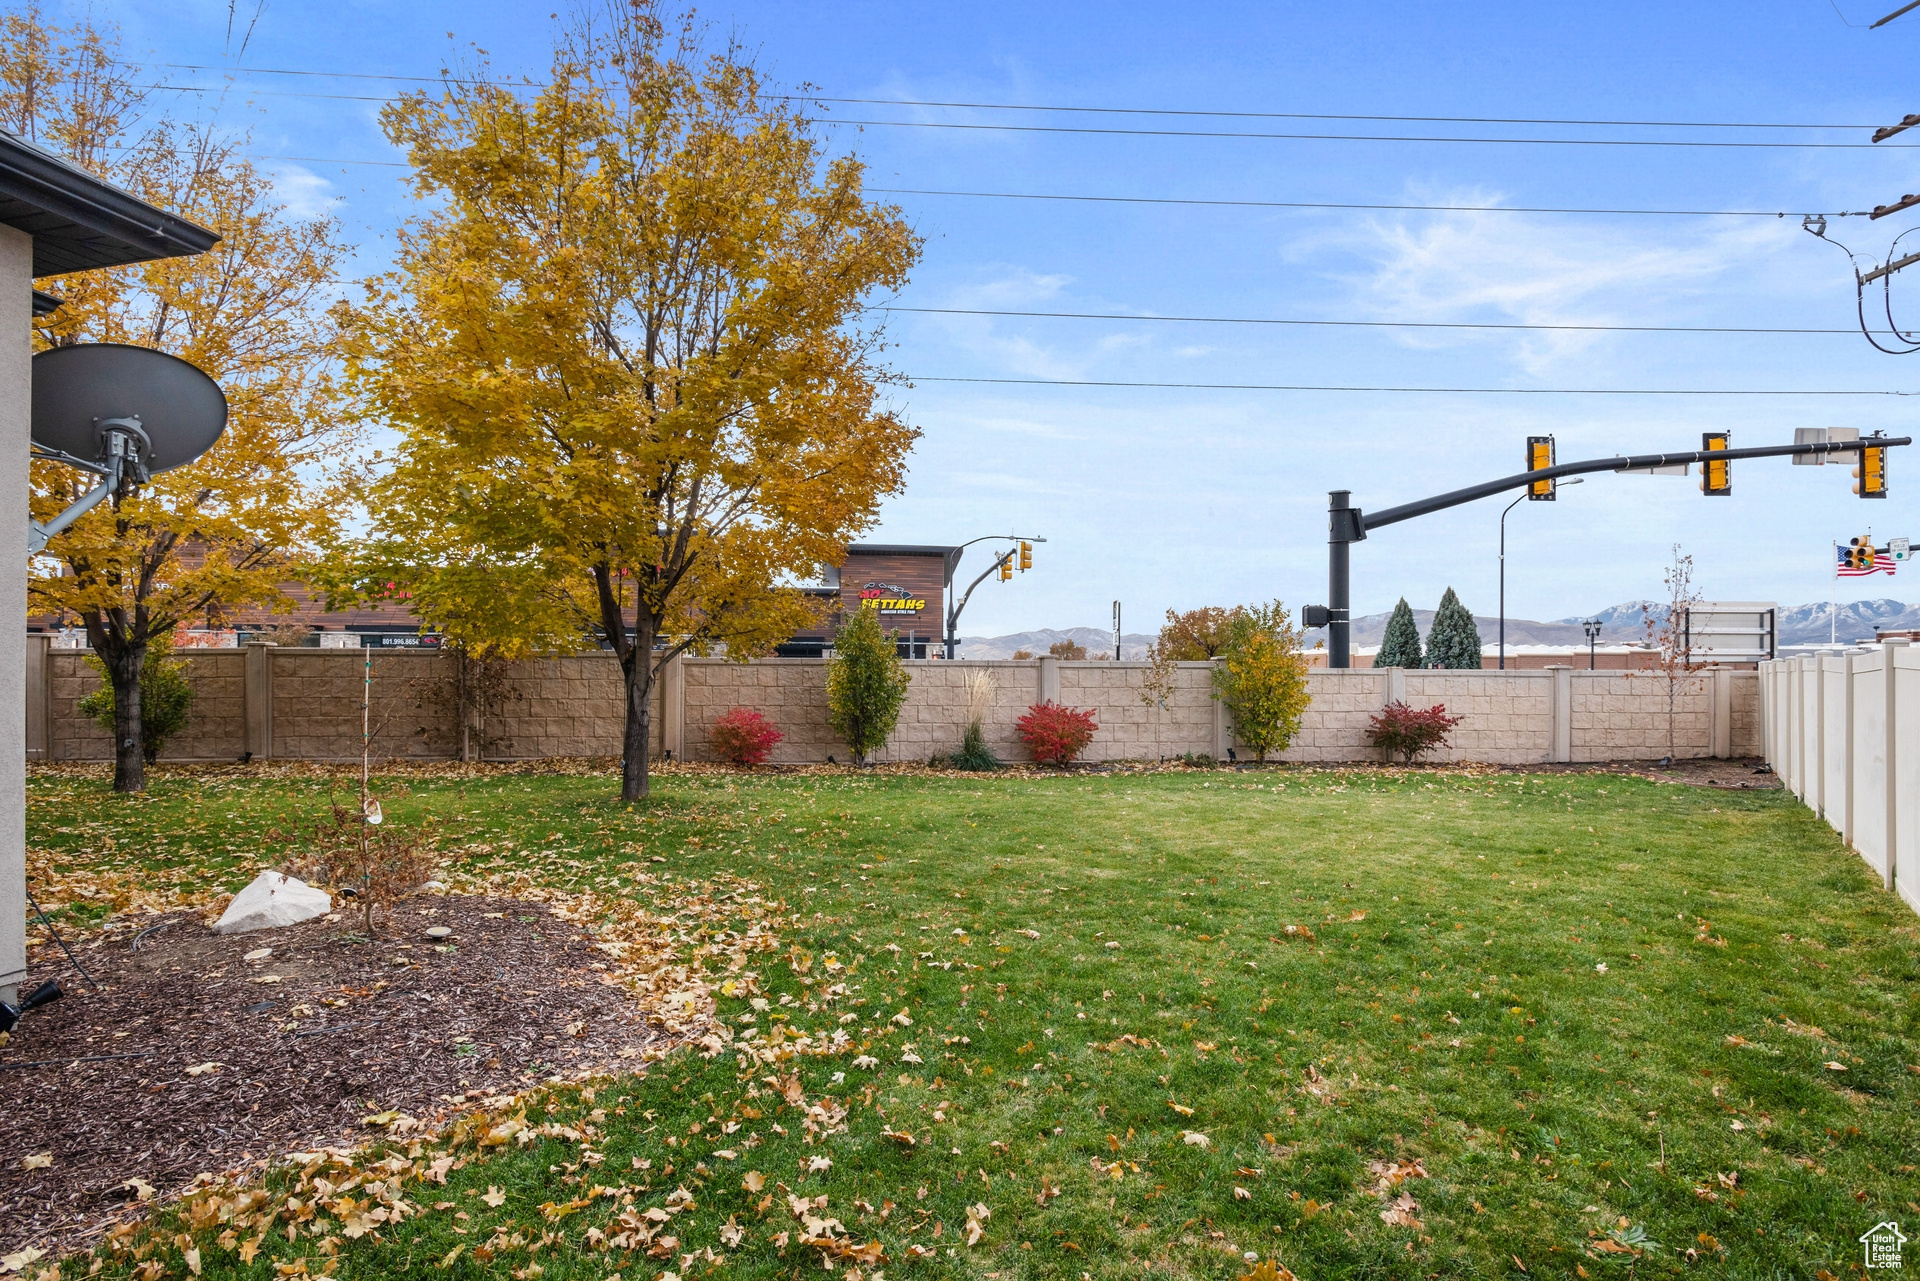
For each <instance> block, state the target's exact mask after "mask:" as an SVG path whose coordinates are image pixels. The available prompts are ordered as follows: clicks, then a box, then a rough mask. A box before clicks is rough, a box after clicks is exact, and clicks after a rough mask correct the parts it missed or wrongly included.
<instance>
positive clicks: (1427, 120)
mask: <svg viewBox="0 0 1920 1281" xmlns="http://www.w3.org/2000/svg"><path fill="white" fill-rule="evenodd" d="M129 65H136V66H154V67H161V68H165V69H167V70H170V71H201V72H212V73H215V74H220V75H235V76H301V77H310V78H321V79H334V80H378V81H386V82H390V83H398V84H475V85H492V86H495V87H497V88H502V89H542V88H545V87H546V85H545V84H544V83H543V82H541V81H534V80H476V79H472V78H469V77H461V76H403V75H384V74H379V73H375V72H364V71H314V70H305V69H294V68H286V67H222V66H216V65H212V64H208V63H190V62H158V63H145V64H140V63H136V64H129ZM168 87H171V88H179V87H183V86H168ZM314 96H316V97H323V96H328V95H314ZM770 96H775V97H781V98H783V99H785V100H786V101H791V102H830V103H839V104H846V105H850V106H886V107H943V108H955V109H964V110H971V111H1032V112H1057V113H1060V114H1073V115H1127V116H1173V117H1209V118H1215V119H1232V120H1365V121H1377V122H1381V123H1389V124H1395V123H1399V124H1470V125H1568V126H1579V127H1592V128H1628V129H1817V130H1847V129H1871V128H1873V126H1872V125H1870V124H1868V125H1858V124H1851V125H1840V124H1834V125H1827V124H1807V123H1804V122H1798V121H1734V120H1583V119H1576V118H1571V117H1564V116H1415V115H1391V114H1386V113H1378V112H1376V113H1366V114H1359V113H1343V112H1321V111H1313V112H1309V111H1228V110H1219V109H1213V108H1185V107H1087V106H1069V105H1062V104H1051V105H1050V104H1046V103H1031V102H960V101H945V100H939V99H926V98H841V97H830V96H827V95H824V94H784V95H770Z"/></svg>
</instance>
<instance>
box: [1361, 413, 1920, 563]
mask: <svg viewBox="0 0 1920 1281" xmlns="http://www.w3.org/2000/svg"><path fill="white" fill-rule="evenodd" d="M1912 443H1913V437H1911V436H1884V437H1882V436H1863V437H1861V438H1860V439H1858V440H1845V441H1821V442H1818V443H1810V444H1805V445H1762V446H1759V447H1758V448H1754V449H1696V450H1693V451H1691V452H1688V453H1680V454H1633V455H1631V456H1627V457H1621V458H1590V459H1588V460H1586V461H1585V462H1579V463H1561V464H1560V465H1558V466H1556V467H1542V468H1541V469H1540V470H1538V471H1523V472H1521V473H1519V474H1518V475H1515V476H1503V477H1501V478H1500V479H1499V480H1489V481H1486V482H1485V483H1483V484H1479V485H1469V486H1468V487H1467V488H1465V489H1456V490H1454V491H1453V492H1452V493H1448V494H1436V495H1434V496H1433V497H1432V498H1423V499H1421V500H1420V501H1419V502H1414V503H1402V504H1401V505H1400V506H1398V507H1388V508H1386V509H1384V510H1382V511H1377V512H1366V513H1364V514H1362V513H1359V512H1356V513H1355V515H1357V516H1359V518H1360V519H1359V531H1358V532H1359V534H1360V536H1361V537H1363V538H1364V537H1365V536H1366V532H1367V531H1368V530H1371V529H1378V528H1380V527H1381V526H1382V525H1393V524H1397V523H1398V522H1400V521H1403V520H1411V519H1413V518H1414V517H1415V516H1425V515H1427V514H1428V513H1429V512H1437V511H1444V510H1446V509H1447V508H1449V507H1458V506H1460V504H1462V503H1470V502H1473V501H1474V500H1475V499H1479V498H1490V497H1492V496H1493V495H1495V494H1499V493H1505V492H1506V491H1507V490H1509V489H1524V488H1525V487H1526V486H1528V485H1531V484H1534V483H1536V482H1538V481H1542V480H1558V479H1559V478H1560V477H1562V476H1579V475H1582V474H1584V473H1587V472H1601V471H1640V470H1644V469H1647V468H1652V467H1677V466H1679V465H1680V464H1682V463H1706V462H1719V461H1723V460H1724V461H1732V460H1735V459H1740V458H1785V457H1788V456H1790V455H1794V454H1857V453H1859V452H1860V450H1861V448H1862V447H1863V446H1873V447H1880V448H1884V447H1890V446H1893V445H1911V444H1912Z"/></svg>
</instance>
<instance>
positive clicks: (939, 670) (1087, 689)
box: [28, 646, 1760, 765]
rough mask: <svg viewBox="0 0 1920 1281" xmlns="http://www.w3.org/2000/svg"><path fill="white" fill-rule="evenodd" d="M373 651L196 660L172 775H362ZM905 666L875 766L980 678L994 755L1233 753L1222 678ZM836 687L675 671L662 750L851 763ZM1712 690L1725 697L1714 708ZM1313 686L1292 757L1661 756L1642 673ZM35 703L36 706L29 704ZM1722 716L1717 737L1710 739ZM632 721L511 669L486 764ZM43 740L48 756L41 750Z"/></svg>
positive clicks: (958, 730) (68, 660)
mask: <svg viewBox="0 0 1920 1281" xmlns="http://www.w3.org/2000/svg"><path fill="white" fill-rule="evenodd" d="M365 654H366V651H362V650H318V649H293V648H287V649H281V648H277V647H273V646H251V647H249V649H248V650H247V651H242V650H214V649H203V650H193V651H188V652H186V653H183V654H182V655H181V657H182V659H183V660H184V661H185V662H186V663H187V665H188V672H189V680H191V681H192V683H193V685H194V688H195V690H196V692H197V697H196V699H195V703H194V710H193V720H192V723H191V724H190V726H189V727H188V729H187V731H186V732H185V733H183V734H181V735H179V736H178V737H177V738H175V739H174V740H173V741H172V742H171V743H169V744H168V746H167V749H166V751H165V753H164V756H163V759H167V760H178V761H194V760H199V761H210V760H236V759H239V758H240V757H241V755H242V754H243V753H249V752H250V753H252V754H253V755H254V756H255V757H258V758H272V759H295V760H353V759H356V758H357V757H358V756H359V754H360V733H361V724H360V694H361V681H362V673H363V666H362V664H363V662H364V661H365ZM43 660H44V661H43V662H42V663H41V664H40V666H39V667H38V668H37V669H32V670H38V671H40V672H41V673H42V675H41V677H40V678H39V679H40V680H41V681H42V684H43V687H42V689H41V690H40V691H39V694H38V697H40V698H42V699H43V700H44V707H45V709H46V711H45V715H44V717H42V718H40V719H43V720H44V728H42V729H38V730H36V729H34V728H33V726H34V725H35V724H37V721H36V720H35V718H33V717H30V718H29V727H30V734H29V743H28V749H29V752H30V753H31V754H32V755H33V756H34V757H36V758H40V759H53V760H104V759H108V758H109V757H110V756H111V750H110V749H111V743H110V742H109V739H108V736H107V735H106V733H105V732H103V731H102V730H101V729H100V728H99V727H98V726H96V725H94V724H93V722H91V721H90V720H87V719H86V718H84V717H82V716H80V715H79V713H78V711H77V709H76V707H75V704H76V703H77V702H78V701H79V699H80V698H81V697H82V696H84V695H85V694H86V693H87V692H88V691H90V690H92V689H94V688H96V687H97V685H98V683H99V678H98V677H97V676H96V675H95V674H94V672H93V671H92V670H91V669H90V668H89V667H87V666H86V664H85V655H84V653H83V652H80V651H74V650H53V651H48V652H46V653H45V654H44V655H43ZM453 663H454V660H453V659H452V658H451V657H450V656H447V655H442V654H437V653H433V652H430V651H429V652H420V651H406V650H402V651H396V652H378V651H376V652H375V653H374V655H373V693H372V700H371V706H372V715H371V721H372V728H373V754H374V756H375V757H376V758H379V759H383V760H384V759H416V760H419V759H451V758H453V757H455V756H456V755H457V754H458V751H459V735H458V727H457V725H456V723H455V711H454V698H453V695H454V680H455V676H454V670H455V669H454V666H453ZM907 670H908V672H909V674H910V675H911V677H912V684H911V686H910V687H909V691H908V695H907V700H906V704H905V706H904V707H903V709H902V711H901V715H900V722H899V725H898V727H897V729H896V730H895V732H894V735H893V737H892V738H891V740H890V741H889V742H888V743H887V745H886V746H885V747H884V748H883V749H881V750H880V751H879V752H877V753H876V754H875V759H877V760H881V761H924V760H926V759H928V758H929V757H931V756H933V755H936V754H942V753H948V752H952V751H955V750H957V749H958V748H959V746H960V740H961V735H962V733H963V732H964V730H965V727H966V720H967V709H968V692H967V684H968V681H969V680H970V679H971V678H972V677H973V676H975V675H976V674H978V673H985V674H986V675H987V677H988V678H989V679H990V680H991V681H992V682H993V696H992V699H991V705H990V710H989V712H988V714H987V717H986V732H987V742H988V745H989V746H990V747H991V748H992V749H993V751H994V753H995V754H996V755H998V756H999V757H1000V758H1001V759H1002V760H1005V761H1023V760H1025V759H1026V751H1025V749H1024V748H1023V747H1022V746H1021V744H1020V742H1019V739H1018V737H1017V734H1016V731H1015V728H1014V723H1015V721H1017V720H1018V719H1019V717H1020V716H1021V715H1022V714H1023V713H1024V712H1025V711H1026V710H1027V708H1028V707H1030V706H1031V705H1033V704H1034V703H1037V702H1040V701H1041V700H1042V699H1043V698H1047V697H1052V698H1054V699H1056V700H1057V701H1059V702H1061V703H1063V704H1065V705H1067V706H1069V707H1080V708H1090V709H1092V710H1093V711H1094V712H1095V713H1096V715H1097V717H1098V720H1099V726H1100V728H1099V730H1098V732H1097V733H1096V734H1095V736H1094V740H1093V743H1092V745H1091V746H1090V748H1089V749H1088V751H1087V753H1086V759H1088V760H1093V761H1101V760H1160V759H1166V758H1171V757H1177V756H1180V755H1183V754H1186V753H1194V754H1199V755H1209V756H1224V755H1225V753H1226V749H1227V747H1228V746H1229V744H1230V739H1229V734H1228V730H1229V726H1228V720H1227V717H1226V714H1225V711H1224V709H1223V708H1222V707H1221V706H1220V704H1219V703H1218V702H1217V701H1216V700H1215V699H1214V697H1213V693H1212V664H1209V663H1182V664H1180V665H1178V667H1177V668H1176V670H1175V672H1174V680H1173V687H1172V690H1171V693H1170V695H1169V696H1168V697H1166V698H1165V699H1164V700H1160V699H1155V698H1148V697H1145V695H1146V693H1147V681H1148V678H1149V675H1150V672H1151V669H1150V667H1149V666H1148V665H1147V664H1144V663H1114V662H1101V661H1088V662H1078V663H1070V662H1059V661H1056V660H1053V659H1037V660H1030V661H1017V662H1016V661H1002V662H967V661H959V662H944V661H939V660H926V661H919V662H910V663H908V664H907ZM826 676H827V663H826V661H825V660H821V659H805V658H787V659H780V658H776V659H764V660H759V661H755V662H751V663H732V662H727V661H725V660H723V659H717V658H682V659H677V660H675V662H673V663H672V664H670V665H669V668H668V670H667V672H666V673H665V674H664V675H663V676H662V677H661V678H660V679H659V680H658V681H656V682H655V687H654V694H653V708H652V721H653V724H652V735H651V743H652V750H653V751H654V753H655V754H663V753H665V752H668V751H671V752H672V754H673V756H674V757H675V758H677V759H682V760H693V761H702V760H709V759H712V752H711V749H710V745H709V739H708V731H709V727H710V726H711V725H712V724H713V722H714V720H715V719H717V718H718V717H719V716H721V715H722V714H724V713H725V712H727V711H729V710H730V709H732V708H736V707H745V708H752V709H754V710H756V711H759V712H761V713H762V714H764V715H765V716H767V718H768V719H769V720H771V721H772V722H773V724H774V725H775V726H776V727H777V728H778V729H779V730H780V731H781V733H782V734H784V735H785V736H786V737H785V738H784V740H783V741H782V742H781V743H780V744H779V745H778V746H777V747H776V748H775V749H774V752H773V755H772V760H773V761H774V762H776V763H785V764H800V763H806V762H814V761H824V760H825V759H826V758H827V757H828V756H834V757H836V758H837V759H839V760H841V761H843V762H844V761H846V760H848V759H849V758H850V755H851V754H850V753H849V752H848V750H847V747H846V745H845V744H844V743H842V742H840V741H839V740H838V739H837V738H836V737H835V736H834V735H833V734H832V733H831V732H830V731H829V730H828V729H827V708H826V702H827V700H826ZM1716 680H1720V681H1724V682H1727V689H1728V696H1724V697H1722V698H1721V699H1720V700H1719V702H1718V704H1716V699H1715V695H1714V692H1713V691H1714V682H1715V681H1716ZM1307 683H1308V692H1309V694H1310V696H1311V702H1310V704H1309V706H1308V708H1307V710H1306V713H1305V715H1304V717H1303V718H1302V722H1301V727H1300V734H1299V736H1298V737H1297V738H1296V739H1295V741H1294V743H1293V744H1292V746H1291V747H1290V748H1289V749H1288V750H1287V751H1286V752H1285V753H1282V754H1281V757H1280V759H1283V760H1289V761H1327V762H1333V761H1365V760H1375V759H1378V753H1377V752H1376V751H1375V750H1374V749H1373V748H1372V747H1371V746H1370V745H1369V744H1368V743H1367V739H1366V734H1367V724H1368V721H1369V719H1370V718H1371V717H1372V716H1373V715H1374V714H1375V713H1377V712H1378V711H1379V710H1380V708H1381V706H1382V705H1384V704H1385V703H1387V702H1389V701H1392V700H1394V699H1404V700H1405V701H1406V702H1408V703H1410V704H1412V705H1414V706H1416V707H1427V706H1430V705H1432V704H1434V703H1443V704H1445V705H1446V707H1447V709H1448V710H1449V711H1450V712H1452V713H1453V714H1454V715H1457V716H1462V717H1464V720H1463V721H1462V723H1461V724H1460V726H1459V727H1458V728H1457V729H1456V730H1455V731H1454V736H1453V744H1452V746H1451V747H1450V748H1448V749H1446V750H1444V751H1443V752H1440V753H1437V754H1436V756H1435V759H1439V760H1448V761H1481V762H1488V763H1500V764H1516V765H1524V764H1535V763H1542V762H1547V761H1552V760H1555V759H1569V760H1574V761H1601V760H1620V759H1648V758H1652V757H1657V756H1662V755H1665V754H1666V750H1667V747H1666V744H1667V738H1666V732H1667V731H1666V723H1667V722H1666V691H1665V687H1664V684H1663V682H1662V681H1661V680H1660V679H1659V678H1658V677H1657V676H1656V675H1653V674H1650V673H1645V672H1605V671H1602V672H1587V671H1569V670H1568V669H1565V668H1561V669H1558V670H1554V669H1549V670H1546V671H1506V672H1501V671H1492V670H1482V671H1447V672H1442V671H1394V670H1377V669H1370V668H1361V669H1356V670H1352V671H1327V670H1325V669H1317V670H1314V671H1312V672H1310V673H1309V675H1308V677H1307ZM32 698H33V694H32V692H31V691H30V698H29V703H30V705H32ZM1758 698H1759V678H1758V675H1757V674H1756V673H1754V672H1751V671H1734V672H1730V673H1721V674H1719V675H1718V676H1715V675H1711V674H1702V675H1699V676H1695V677H1690V678H1688V680H1687V681H1686V682H1685V683H1684V685H1683V688H1682V691H1681V694H1680V697H1679V699H1678V706H1677V717H1676V720H1677V726H1676V727H1677V731H1678V739H1679V751H1680V754H1681V755H1682V756H1704V755H1709V754H1711V753H1712V752H1713V750H1714V747H1715V741H1716V739H1715V731H1716V728H1717V729H1718V731H1719V736H1720V739H1719V741H1720V742H1721V743H1722V744H1723V746H1722V747H1721V750H1723V751H1727V750H1730V751H1731V753H1732V754H1733V755H1736V756H1744V755H1751V754H1754V753H1756V752H1758V751H1759V750H1760V742H1759V730H1760V723H1759V716H1758V712H1757V705H1758ZM1716 706H1718V707H1719V709H1720V710H1718V711H1717V712H1716ZM1716 716H1719V717H1721V718H1722V721H1723V722H1724V723H1720V724H1718V725H1717V726H1716V721H1715V717H1716ZM623 725H624V717H623V696H622V690H621V681H620V669H619V665H618V663H617V661H616V660H615V659H614V657H613V656H612V655H611V654H608V653H588V654H574V655H560V656H553V657H547V658H540V659H531V660H527V661H525V662H520V663H513V664H508V665H507V666H506V667H505V668H504V669H503V671H502V673H501V675H500V677H499V679H498V680H497V681H496V682H495V684H494V686H493V687H492V689H491V692H490V695H489V697H488V699H487V706H486V711H485V714H484V716H483V718H482V721H481V729H480V735H479V746H480V754H481V755H482V756H483V757H484V758H485V759H488V760H533V759H542V758H547V757H562V756H617V755H619V753H620V751H621V735H622V731H623ZM34 734H39V735H40V736H41V739H42V740H43V741H39V742H36V741H34V737H33V735H34ZM1233 745H1234V746H1236V747H1237V748H1238V749H1239V751H1240V755H1241V759H1249V758H1250V757H1251V755H1252V753H1250V752H1248V751H1246V750H1245V748H1244V746H1242V745H1239V744H1233ZM1563 753H1564V755H1563Z"/></svg>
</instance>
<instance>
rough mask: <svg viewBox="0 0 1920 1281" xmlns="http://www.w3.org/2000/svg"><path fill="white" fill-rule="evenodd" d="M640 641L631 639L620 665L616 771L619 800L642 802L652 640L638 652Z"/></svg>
mask: <svg viewBox="0 0 1920 1281" xmlns="http://www.w3.org/2000/svg"><path fill="white" fill-rule="evenodd" d="M641 639H642V638H641V637H637V636H636V637H635V638H634V646H633V649H632V650H631V651H630V652H629V653H628V655H627V657H626V661H625V662H623V663H621V665H620V666H621V669H622V675H624V676H625V677H626V682H627V729H626V737H625V739H624V740H623V742H622V745H621V750H622V753H623V755H624V757H625V759H624V760H623V762H622V764H621V771H620V799H621V800H623V801H643V800H645V799H647V797H648V796H649V795H650V783H649V780H648V777H647V749H648V747H649V746H650V745H651V744H650V740H651V739H652V737H653V645H652V644H651V641H652V638H651V637H647V638H645V639H646V640H647V641H648V644H647V645H646V646H645V647H644V648H642V646H641V644H640V641H641Z"/></svg>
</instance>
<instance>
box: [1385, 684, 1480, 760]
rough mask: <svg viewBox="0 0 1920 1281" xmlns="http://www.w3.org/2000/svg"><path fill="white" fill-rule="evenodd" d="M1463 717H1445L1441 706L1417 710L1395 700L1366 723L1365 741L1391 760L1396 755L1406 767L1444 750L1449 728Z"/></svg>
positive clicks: (1445, 712) (1445, 709) (1451, 731)
mask: <svg viewBox="0 0 1920 1281" xmlns="http://www.w3.org/2000/svg"><path fill="white" fill-rule="evenodd" d="M1465 719H1466V718H1465V717H1464V716H1449V715H1447V708H1446V705H1445V704H1444V703H1435V704H1434V705H1433V706H1432V707H1429V708H1426V709H1425V710H1421V709H1420V708H1416V707H1411V706H1409V705H1408V704H1407V703H1405V702H1403V701H1400V700H1397V699H1396V700H1395V701H1394V702H1391V703H1388V704H1387V705H1386V706H1385V707H1383V708H1381V709H1380V714H1379V715H1378V716H1375V717H1373V718H1372V719H1371V720H1369V721H1368V722H1367V739H1368V741H1369V742H1371V743H1372V744H1373V745H1374V746H1375V747H1377V748H1379V749H1380V750H1381V751H1382V752H1384V753H1385V754H1386V759H1387V760H1389V761H1391V760H1392V759H1393V758H1394V756H1395V754H1396V753H1397V754H1398V755H1399V756H1400V758H1401V759H1402V760H1403V761H1405V762H1406V763H1407V764H1409V765H1411V764H1412V763H1413V761H1414V759H1415V758H1416V757H1418V756H1421V755H1423V754H1425V753H1427V752H1431V751H1433V750H1434V749H1435V748H1440V747H1445V746H1446V745H1447V740H1448V739H1449V737H1450V736H1451V735H1452V733H1453V727H1454V726H1455V725H1458V724H1459V723H1460V722H1461V721H1463V720H1465Z"/></svg>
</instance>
